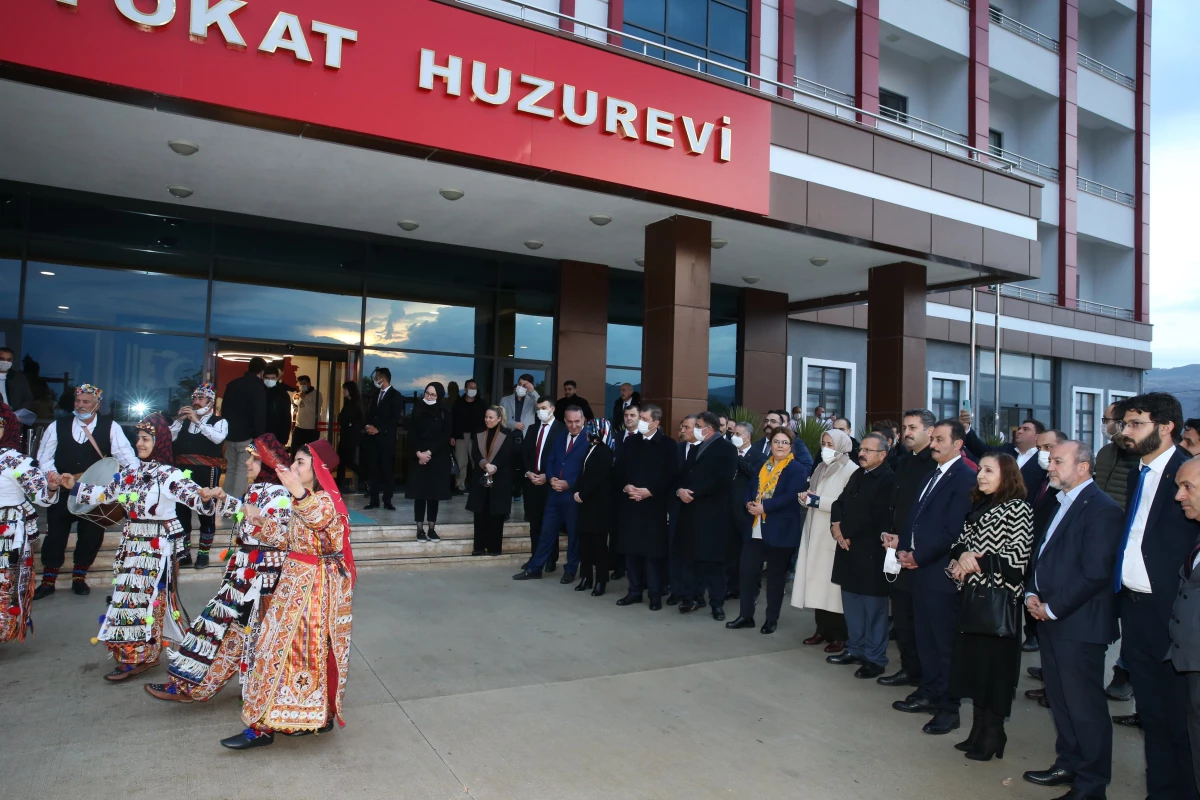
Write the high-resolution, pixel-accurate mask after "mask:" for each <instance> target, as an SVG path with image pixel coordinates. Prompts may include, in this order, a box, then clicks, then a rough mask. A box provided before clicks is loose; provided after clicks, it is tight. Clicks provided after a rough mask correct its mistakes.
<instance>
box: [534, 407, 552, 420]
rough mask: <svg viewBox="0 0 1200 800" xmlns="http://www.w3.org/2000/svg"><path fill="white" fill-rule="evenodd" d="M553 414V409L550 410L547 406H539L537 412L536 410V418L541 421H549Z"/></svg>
mask: <svg viewBox="0 0 1200 800" xmlns="http://www.w3.org/2000/svg"><path fill="white" fill-rule="evenodd" d="M553 416H554V412H553V411H551V410H550V409H548V408H539V409H538V412H537V417H538V419H540V420H541V421H542V422H549V421H550V418H551V417H553Z"/></svg>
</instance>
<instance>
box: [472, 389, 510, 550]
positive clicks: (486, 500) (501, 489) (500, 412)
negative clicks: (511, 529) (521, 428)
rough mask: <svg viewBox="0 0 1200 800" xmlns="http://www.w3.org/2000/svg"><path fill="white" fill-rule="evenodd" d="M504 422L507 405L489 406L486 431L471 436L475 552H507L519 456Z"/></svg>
mask: <svg viewBox="0 0 1200 800" xmlns="http://www.w3.org/2000/svg"><path fill="white" fill-rule="evenodd" d="M504 422H505V414H504V409H503V408H501V407H500V406H489V407H488V410H487V411H485V412H484V414H483V425H484V428H483V431H482V432H480V433H477V434H475V435H474V436H473V437H471V463H472V464H474V465H475V466H476V467H478V468H479V472H478V476H479V477H478V478H477V479H476V480H475V482H474V483H473V484H472V486H471V490H470V494H468V496H467V511H471V512H473V513H474V514H475V546H474V548H473V549H472V550H471V555H473V556H483V555H488V556H498V555H501V554H502V553H503V552H504V518H505V517H507V516H508V515H509V512H511V511H512V489H513V479H514V475H515V474H516V461H517V457H518V453H517V444H516V441H515V438H514V437H513V436H512V433H511V432H510V431H508V430H507V429H506V428H505V426H504Z"/></svg>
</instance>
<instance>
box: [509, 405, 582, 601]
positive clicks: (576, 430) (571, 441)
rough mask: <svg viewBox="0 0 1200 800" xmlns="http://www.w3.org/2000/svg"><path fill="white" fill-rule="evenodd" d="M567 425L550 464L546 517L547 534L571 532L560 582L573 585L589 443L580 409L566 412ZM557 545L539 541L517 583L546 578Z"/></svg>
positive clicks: (552, 452)
mask: <svg viewBox="0 0 1200 800" xmlns="http://www.w3.org/2000/svg"><path fill="white" fill-rule="evenodd" d="M563 422H564V423H565V424H566V426H567V432H566V435H564V436H559V437H558V440H557V441H555V443H554V447H553V449H552V450H551V451H550V457H549V458H548V459H547V461H546V475H547V476H548V477H549V478H550V496H549V497H548V498H547V500H546V512H545V515H544V516H543V517H542V530H543V531H559V530H562V528H563V526H566V529H567V563H566V565H565V566H564V567H563V576H562V578H560V579H559V581H558V582H559V583H573V582H574V581H575V573H576V571H577V570H578V569H579V544H578V542H577V541H576V539H575V517H576V515H577V514H578V509H579V505H578V504H577V503H576V502H575V500H574V497H573V495H574V493H575V489H574V486H575V481H577V480H578V479H579V473H580V471H581V470H582V469H583V460H584V458H585V457H586V456H587V450H588V442H587V437H586V436H584V435H583V423H584V415H583V409H582V408H580V407H579V406H568V407H567V410H566V411H564V412H563ZM553 546H554V542H553V541H552V537H550V536H543V537H541V538H540V539H539V540H538V549H537V552H536V553H534V554H533V557H532V558H530V559H529V565H528V566H527V567H526V568H525V569H523V570H521V571H520V572H518V573H517V574H516V575H513V580H515V581H528V580H534V579H537V578H541V577H542V569H543V568H544V567H545V565H546V561H547V560H548V559H549V558H550V552H551V550H552V549H553Z"/></svg>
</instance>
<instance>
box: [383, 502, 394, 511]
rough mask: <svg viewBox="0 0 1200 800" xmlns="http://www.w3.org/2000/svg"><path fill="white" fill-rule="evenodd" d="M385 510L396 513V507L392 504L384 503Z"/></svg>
mask: <svg viewBox="0 0 1200 800" xmlns="http://www.w3.org/2000/svg"><path fill="white" fill-rule="evenodd" d="M383 510H384V511H395V510H396V507H395V506H394V505H392V504H391V503H384V504H383Z"/></svg>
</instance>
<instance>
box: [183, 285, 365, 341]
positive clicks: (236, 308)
mask: <svg viewBox="0 0 1200 800" xmlns="http://www.w3.org/2000/svg"><path fill="white" fill-rule="evenodd" d="M201 308H203V305H201ZM361 334H362V299H361V297H359V296H357V294H356V295H355V296H346V295H337V294H328V293H325V292H308V291H303V290H301V289H284V288H279V287H274V286H254V285H252V284H244V283H226V282H224V281H214V282H213V287H212V335H213V336H218V337H225V338H234V337H245V338H247V339H282V340H285V341H304V342H330V343H333V344H345V345H357V344H358V341H359V339H360V338H361Z"/></svg>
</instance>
